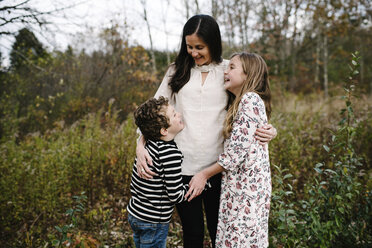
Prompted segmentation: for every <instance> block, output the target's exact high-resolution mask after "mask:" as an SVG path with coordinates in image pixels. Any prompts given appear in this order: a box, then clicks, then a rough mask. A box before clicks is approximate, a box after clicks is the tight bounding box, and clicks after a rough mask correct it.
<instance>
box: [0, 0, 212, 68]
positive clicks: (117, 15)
mask: <svg viewBox="0 0 372 248" xmlns="http://www.w3.org/2000/svg"><path fill="white" fill-rule="evenodd" d="M14 1H15V2H22V1H24V0H3V1H0V7H1V6H5V5H6V4H7V3H8V4H9V2H14ZM143 1H144V0H70V1H66V0H64V1H62V0H54V1H53V0H30V2H29V6H30V7H33V8H36V9H38V10H44V11H49V10H53V9H56V8H61V6H66V3H68V4H71V5H74V7H71V8H67V9H66V10H63V11H61V12H58V13H57V14H54V15H53V16H49V17H47V20H49V21H50V22H51V24H50V25H47V26H46V27H44V28H40V27H37V26H31V29H32V30H33V31H34V33H35V35H36V36H37V38H38V39H39V40H40V41H41V42H42V43H43V45H44V46H45V47H46V48H47V49H48V50H50V51H52V50H64V49H66V47H67V45H69V44H70V45H74V44H78V42H77V37H80V38H81V37H84V39H85V40H86V42H87V43H89V40H90V39H92V40H94V37H93V36H94V35H98V32H99V30H102V28H104V27H110V26H111V25H112V23H113V22H118V23H120V24H122V23H124V21H126V22H127V24H128V26H129V27H132V28H133V29H132V30H130V31H129V37H128V38H129V41H130V43H131V44H132V45H133V44H140V45H142V46H144V47H145V48H149V47H150V42H149V36H148V29H147V26H146V23H145V21H144V19H143V5H142V3H141V2H143ZM145 2H146V10H147V15H148V20H149V23H150V29H151V34H152V39H153V46H154V48H156V49H158V50H162V51H165V50H169V51H174V50H177V49H178V47H179V42H180V37H181V32H182V27H183V25H184V23H185V22H186V20H187V18H186V11H185V8H184V7H183V6H184V0H145ZM190 2H193V1H190ZM207 2H208V3H209V1H207V0H199V3H200V8H201V9H202V10H203V13H204V14H210V11H208V3H207ZM193 7H194V6H191V8H193ZM22 27H23V26H21V25H14V26H13V27H12V28H13V30H19V29H20V28H22ZM88 30H91V31H90V32H88ZM166 33H167V34H168V35H166ZM92 35H93V36H92ZM13 42H14V37H11V36H6V37H0V51H1V52H2V54H3V57H5V58H7V54H9V51H10V50H11V45H12V43H13ZM89 44H90V45H92V46H93V47H94V46H95V45H96V44H94V42H91V43H89ZM75 48H77V47H75ZM77 49H79V48H77ZM7 63H9V61H8V60H7V59H6V61H5V64H7ZM3 65H4V64H3Z"/></svg>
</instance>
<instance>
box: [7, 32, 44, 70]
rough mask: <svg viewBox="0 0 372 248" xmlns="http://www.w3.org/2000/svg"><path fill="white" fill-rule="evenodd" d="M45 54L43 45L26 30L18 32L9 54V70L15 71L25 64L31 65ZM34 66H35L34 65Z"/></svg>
mask: <svg viewBox="0 0 372 248" xmlns="http://www.w3.org/2000/svg"><path fill="white" fill-rule="evenodd" d="M45 54H46V51H45V49H44V48H43V45H42V44H41V43H40V42H39V40H38V39H37V38H36V36H35V35H34V33H33V32H31V31H30V30H28V29H27V28H23V29H21V30H19V32H18V34H17V36H16V37H15V42H14V44H13V45H12V50H11V52H10V64H11V66H10V67H11V69H13V70H17V69H20V68H21V67H24V65H26V64H33V63H34V62H36V60H37V59H38V58H39V57H43V56H44V55H45ZM35 66H36V65H35Z"/></svg>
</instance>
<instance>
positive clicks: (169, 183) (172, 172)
mask: <svg viewBox="0 0 372 248" xmlns="http://www.w3.org/2000/svg"><path fill="white" fill-rule="evenodd" d="M145 148H146V150H147V151H148V152H149V154H150V156H151V158H152V162H153V166H149V168H150V169H151V170H152V171H153V172H155V173H156V174H157V176H154V177H153V178H152V179H150V180H147V179H142V178H140V177H139V176H138V174H137V167H136V161H137V159H136V160H135V162H134V165H133V170H132V181H131V184H130V190H131V193H132V198H131V199H130V200H129V204H128V207H127V209H128V212H129V213H130V214H131V215H132V216H134V217H136V218H138V219H140V220H142V221H147V222H151V223H167V222H169V221H170V219H171V217H172V212H173V209H174V204H176V203H179V202H182V201H183V200H184V196H185V195H186V192H187V190H188V186H187V185H183V184H182V173H181V163H182V159H183V155H182V153H181V151H180V150H179V149H178V147H177V145H176V143H175V142H174V141H173V140H172V141H162V140H157V141H152V140H148V141H147V142H146V145H145Z"/></svg>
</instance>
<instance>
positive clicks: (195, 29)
mask: <svg viewBox="0 0 372 248" xmlns="http://www.w3.org/2000/svg"><path fill="white" fill-rule="evenodd" d="M192 34H196V35H197V36H198V37H199V38H200V39H202V40H203V41H204V42H205V44H207V46H208V48H209V52H210V56H211V59H212V62H215V63H220V62H221V61H222V57H221V55H222V41H221V33H220V27H219V26H218V24H217V22H216V20H215V19H214V18H213V17H211V16H209V15H195V16H193V17H191V18H190V19H189V20H188V21H187V22H186V24H185V26H184V27H183V31H182V41H181V48H180V51H179V52H178V55H177V57H176V61H175V63H174V65H175V72H174V74H173V75H172V76H171V80H170V81H169V86H170V87H171V89H172V92H173V93H177V92H178V91H179V90H180V89H182V87H183V86H184V85H185V84H186V83H187V82H188V81H189V79H190V71H191V68H192V67H193V66H194V65H195V61H194V59H193V58H192V57H191V55H190V54H188V53H187V45H186V36H187V35H192Z"/></svg>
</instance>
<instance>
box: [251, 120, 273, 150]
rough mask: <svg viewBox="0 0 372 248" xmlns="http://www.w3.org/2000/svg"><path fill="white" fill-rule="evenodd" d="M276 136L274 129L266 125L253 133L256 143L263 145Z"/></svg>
mask: <svg viewBox="0 0 372 248" xmlns="http://www.w3.org/2000/svg"><path fill="white" fill-rule="evenodd" d="M276 135H277V131H276V128H275V127H273V125H271V124H266V125H264V126H263V127H261V128H257V130H256V132H255V137H256V139H257V140H258V143H260V144H261V145H265V144H266V143H269V142H270V141H271V140H272V139H274V138H275V137H276Z"/></svg>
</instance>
